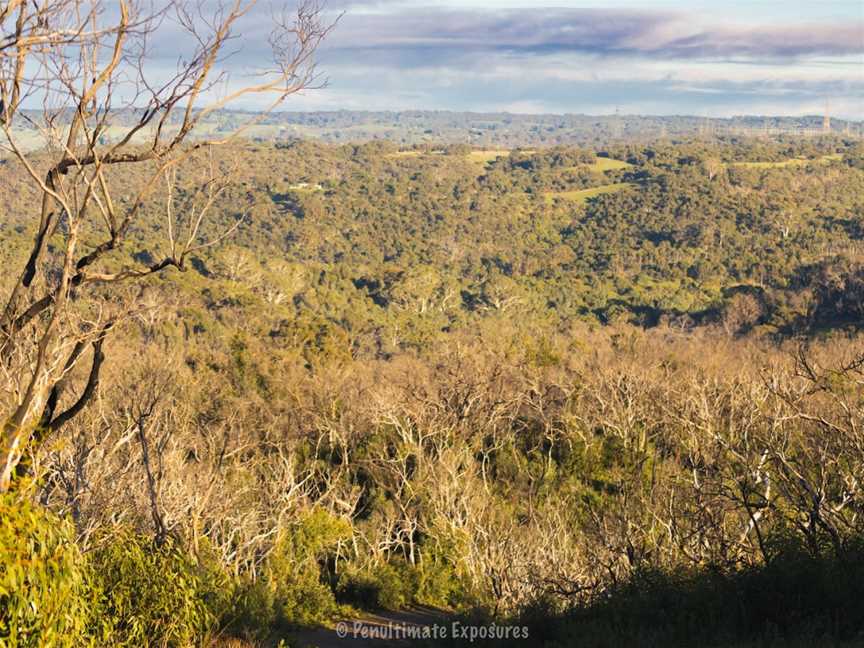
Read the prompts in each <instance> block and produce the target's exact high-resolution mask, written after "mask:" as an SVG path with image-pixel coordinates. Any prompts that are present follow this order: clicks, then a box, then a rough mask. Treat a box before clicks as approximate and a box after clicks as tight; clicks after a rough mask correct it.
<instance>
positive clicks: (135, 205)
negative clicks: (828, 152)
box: [0, 0, 333, 491]
mask: <svg viewBox="0 0 864 648" xmlns="http://www.w3.org/2000/svg"><path fill="white" fill-rule="evenodd" d="M254 5H255V0H223V1H219V2H212V3H211V2H204V1H203V0H165V1H164V2H157V3H155V4H151V3H148V2H145V1H144V0H121V1H120V2H119V3H117V4H115V3H107V2H102V1H101V0H31V1H26V2H25V1H24V0H6V1H5V2H0V131H2V136H0V147H2V151H3V153H4V154H6V155H8V156H11V157H12V158H13V159H14V160H15V161H16V162H17V163H18V164H20V165H21V167H22V168H23V169H24V170H25V171H26V177H27V178H28V179H29V182H30V183H32V186H34V187H35V188H37V190H38V192H39V194H40V196H41V200H40V202H39V204H38V205H37V206H36V207H35V209H34V211H35V212H38V213H34V221H35V223H34V230H35V232H34V237H33V244H32V247H31V251H30V254H29V258H28V259H27V261H26V263H25V264H24V267H23V268H21V269H20V271H18V273H17V279H16V280H14V281H13V282H12V285H11V288H10V289H9V292H8V294H7V295H4V302H5V305H4V306H3V307H2V311H0V376H2V385H0V420H2V438H0V491H5V490H8V489H9V488H10V484H11V481H12V479H13V476H14V474H15V472H16V467H17V466H19V463H20V462H21V459H22V456H24V454H25V452H26V449H27V447H28V444H30V443H38V442H39V441H40V440H41V439H42V438H43V437H44V436H45V434H46V433H49V432H51V431H54V430H57V429H58V428H60V427H61V426H62V425H63V424H64V423H66V422H67V421H69V420H70V419H71V418H72V417H74V416H75V415H76V414H78V413H79V412H80V411H81V409H82V408H84V407H85V406H86V404H87V403H88V401H89V400H90V399H91V398H92V396H93V394H94V392H95V390H96V386H97V385H98V382H99V373H100V368H101V366H102V364H103V362H104V359H105V349H104V342H105V338H106V336H107V335H108V334H109V332H110V331H111V330H112V328H114V327H115V326H116V325H117V323H118V322H120V321H122V320H123V319H125V317H126V316H128V314H129V313H130V312H131V311H132V310H134V304H130V303H129V301H128V300H126V299H121V298H120V295H121V288H120V286H121V284H124V283H128V282H133V281H136V280H141V279H143V278H145V277H147V276H148V275H152V274H154V273H158V272H160V271H163V270H165V269H166V268H171V267H174V268H178V269H180V270H182V269H183V268H184V263H185V262H186V260H187V257H188V256H189V254H190V253H192V252H194V251H195V250H197V249H200V248H202V247H205V246H210V245H213V244H215V243H217V242H218V241H220V240H222V239H223V238H224V237H225V236H226V235H227V234H228V233H230V230H231V229H233V228H231V227H229V228H227V231H220V232H210V231H209V230H208V228H207V227H205V221H206V219H207V216H208V213H209V212H210V211H211V210H212V209H213V208H214V205H215V204H216V202H217V201H218V199H219V197H220V195H221V194H222V192H223V191H224V189H225V188H226V186H227V184H228V182H229V181H230V176H229V171H228V170H226V169H225V168H224V167H223V166H222V165H220V164H219V163H217V162H214V161H213V160H212V156H211V155H210V154H209V151H211V150H212V149H213V148H214V147H218V146H220V145H224V144H226V143H228V142H230V141H232V140H234V139H236V138H237V137H239V136H242V135H243V134H244V133H245V132H247V130H248V128H249V127H250V126H252V125H253V124H254V123H255V122H256V120H257V119H260V116H258V117H250V118H249V120H248V121H246V122H245V123H243V124H241V125H240V126H239V127H238V128H237V129H235V130H234V131H232V132H231V133H229V134H225V135H221V136H219V137H218V138H215V139H208V138H206V137H195V136H194V135H195V131H196V128H197V127H199V126H200V125H201V124H202V121H203V120H205V119H206V118H207V117H208V116H209V115H211V114H212V113H214V111H218V110H220V109H223V108H225V107H227V106H230V105H232V104H234V103H236V102H237V101H238V100H241V99H244V100H248V99H251V98H253V97H254V98H255V99H256V100H257V101H260V102H262V103H263V104H264V105H265V106H266V108H265V112H266V111H267V110H273V109H275V108H276V107H277V106H279V105H280V104H281V103H282V102H283V101H284V100H285V99H286V98H288V97H289V96H290V95H292V94H294V93H297V92H299V91H301V90H303V89H308V88H314V87H320V85H322V82H321V78H320V76H319V75H318V73H317V71H316V67H315V61H314V54H315V51H316V49H317V47H318V45H319V44H320V43H321V41H322V40H323V39H324V38H325V37H326V36H327V34H328V33H329V31H330V30H331V29H332V27H333V24H330V23H325V22H324V20H323V16H324V14H323V12H322V9H321V7H320V6H319V5H317V4H315V3H314V2H307V1H304V2H303V3H302V4H301V5H300V6H299V7H298V8H297V10H296V13H295V14H294V15H293V17H289V15H288V14H287V13H286V14H282V15H280V16H275V17H274V21H273V22H274V29H273V32H272V34H271V37H270V45H271V49H272V53H273V58H272V62H271V65H270V66H269V67H268V68H266V69H262V70H260V71H258V72H257V73H256V75H255V76H254V78H252V79H250V78H249V77H246V78H245V81H244V82H243V83H242V84H241V85H239V86H235V85H233V84H231V82H230V81H231V80H230V79H228V77H227V75H226V74H225V72H224V70H223V68H222V63H223V61H224V59H225V58H226V57H227V56H228V55H229V54H230V51H229V50H230V49H231V47H232V43H233V40H234V39H235V38H237V37H238V30H239V29H241V28H242V23H243V19H244V17H247V16H248V15H249V12H250V11H251V10H252V8H253V6H254ZM172 30H173V31H172ZM166 33H173V35H174V37H175V38H176V39H177V41H176V42H183V43H188V44H190V45H189V47H191V51H190V52H188V53H187V55H185V56H183V57H182V58H181V59H180V60H179V62H178V63H177V65H176V68H175V69H173V70H172V71H171V72H170V73H169V74H167V76H166V75H165V74H164V73H161V72H159V71H158V70H156V69H155V68H154V67H153V65H152V61H153V57H152V53H153V50H154V39H156V38H157V37H158V36H161V35H164V34H166ZM25 132H26V134H27V135H28V136H30V138H31V140H32V137H33V136H36V137H37V139H38V142H39V144H40V146H38V147H37V148H38V150H34V147H32V146H30V147H28V146H26V145H25V143H24V139H25V138H24V137H22V133H25ZM196 155H198V156H203V157H202V160H203V162H204V164H202V165H200V166H201V168H203V169H205V171H204V173H202V177H201V178H198V179H197V181H196V185H197V190H194V191H185V192H184V195H186V196H191V198H188V197H187V198H186V199H185V200H180V198H179V196H178V194H177V193H175V191H174V187H175V186H176V183H177V178H176V170H177V167H178V165H179V164H180V163H181V162H183V161H184V160H188V159H190V158H191V157H192V156H196ZM130 167H131V168H133V169H135V171H134V173H136V174H138V177H143V178H145V179H146V182H144V183H143V184H142V188H141V189H140V191H138V193H137V195H135V196H134V197H133V198H132V199H131V200H123V199H121V198H120V195H121V192H120V191H118V184H119V183H121V182H122V176H121V174H123V173H129V172H130ZM157 192H158V195H161V196H164V197H166V202H165V213H164V218H165V219H166V220H167V228H166V230H165V231H167V233H168V234H167V239H168V240H167V242H166V246H165V248H166V250H165V253H164V256H163V257H162V258H159V259H156V260H154V261H153V262H152V263H150V264H149V265H140V266H128V265H127V266H123V267H120V268H119V269H118V265H120V263H119V262H118V255H119V254H120V253H121V252H122V250H123V246H124V240H125V238H126V236H127V234H128V233H129V231H130V229H132V228H134V227H135V224H136V221H137V220H138V219H140V217H141V214H142V212H143V211H144V209H145V205H148V204H150V202H152V201H149V200H148V198H153V196H154V195H155V194H157ZM178 193H179V192H178ZM49 242H50V244H49ZM121 258H122V257H121ZM88 356H89V357H90V360H89V369H87V370H83V371H82V370H81V367H82V366H83V365H84V364H86V363H87V358H88ZM78 382H81V385H79V386H77V388H76V389H73V387H75V386H76V383H78ZM73 394H74V395H73Z"/></svg>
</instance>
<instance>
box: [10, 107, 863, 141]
mask: <svg viewBox="0 0 864 648" xmlns="http://www.w3.org/2000/svg"><path fill="white" fill-rule="evenodd" d="M138 114H139V113H138V111H132V110H130V111H126V112H125V113H119V115H118V117H117V118H116V119H115V125H116V126H117V127H120V126H124V125H127V126H128V125H129V124H131V123H133V122H134V121H135V120H136V119H137V115H138ZM26 116H27V117H28V118H29V119H32V120H33V121H34V122H36V123H38V121H39V113H38V112H37V111H29V112H27V113H26ZM248 117H249V113H246V112H239V111H220V112H217V113H213V114H212V115H211V116H210V117H208V118H207V120H206V122H205V123H204V124H202V127H201V129H200V130H199V131H198V133H197V135H198V136H199V137H212V136H215V135H219V134H220V133H221V134H226V135H227V134H228V133H230V132H231V131H232V130H234V129H235V128H237V127H238V126H239V125H240V124H242V123H245V122H246V121H247V120H248ZM61 121H62V120H61ZM19 127H20V131H19V132H20V133H21V134H22V135H25V142H24V145H25V146H26V147H27V148H36V147H38V145H39V137H38V134H37V133H36V131H35V130H32V127H31V126H29V125H28V124H27V123H26V121H22V123H21V124H20V125H19ZM246 132H247V134H248V135H249V136H250V137H252V138H253V139H257V140H259V141H280V140H292V139H314V140H321V141H325V142H336V143H348V142H366V141H370V140H388V141H391V142H395V143H397V144H400V145H403V146H413V145H417V144H425V143H432V142H438V143H444V144H470V145H472V146H477V147H503V148H518V147H533V146H560V145H576V146H595V147H597V146H606V145H609V144H613V143H623V142H635V141H638V142H648V141H656V140H662V139H665V138H672V139H675V138H690V137H697V136H698V137H704V138H710V139H713V138H716V137H718V136H723V137H729V136H735V137H741V136H748V137H754V136H755V137H765V136H771V137H773V138H777V139H800V138H802V137H813V136H819V135H823V134H825V131H824V128H823V117H822V116H821V115H809V116H804V117H777V116H759V115H743V116H736V117H731V118H728V119H712V118H706V117H699V116H696V115H675V116H650V115H601V116H597V115H577V114H573V115H515V114H509V113H469V112H441V111H407V112H363V111H333V112H276V113H272V114H269V115H267V116H263V117H262V118H261V120H260V122H259V123H258V124H257V125H256V126H254V127H253V128H251V129H249V130H248V131H246ZM118 133H119V129H118ZM830 133H831V134H833V135H841V136H847V137H852V138H856V139H859V138H861V137H862V133H864V122H862V121H846V120H842V119H833V120H831V124H830ZM142 135H144V133H142ZM111 136H112V132H111V129H110V128H109V129H108V132H107V133H106V134H105V137H106V139H108V140H110V138H111Z"/></svg>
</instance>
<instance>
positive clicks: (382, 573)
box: [338, 563, 420, 610]
mask: <svg viewBox="0 0 864 648" xmlns="http://www.w3.org/2000/svg"><path fill="white" fill-rule="evenodd" d="M419 577H420V572H419V571H418V570H417V569H416V568H412V567H410V566H409V565H405V564H401V565H397V564H392V563H384V564H379V565H374V566H370V567H366V568H364V569H358V568H353V569H349V570H348V571H346V572H345V573H343V574H342V576H341V577H340V579H339V585H338V593H339V599H340V600H341V601H344V602H346V603H352V604H354V605H357V606H359V607H363V608H367V609H375V608H383V609H385V610H399V609H401V608H404V607H405V606H406V605H409V604H411V603H413V602H414V601H415V600H416V594H417V588H418V584H419V583H418V581H419Z"/></svg>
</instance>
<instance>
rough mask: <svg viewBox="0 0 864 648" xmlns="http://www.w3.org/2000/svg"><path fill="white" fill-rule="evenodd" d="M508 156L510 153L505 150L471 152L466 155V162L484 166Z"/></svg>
mask: <svg viewBox="0 0 864 648" xmlns="http://www.w3.org/2000/svg"><path fill="white" fill-rule="evenodd" d="M509 155H510V151H506V150H488V151H471V152H470V153H469V154H468V161H469V162H474V163H475V164H482V165H484V166H485V165H487V164H489V163H490V162H494V161H495V160H497V159H499V158H502V157H507V156H509Z"/></svg>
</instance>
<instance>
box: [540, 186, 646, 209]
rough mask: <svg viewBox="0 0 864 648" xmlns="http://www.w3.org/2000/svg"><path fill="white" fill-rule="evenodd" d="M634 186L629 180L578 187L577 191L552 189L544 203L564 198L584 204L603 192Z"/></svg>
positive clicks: (613, 191) (614, 191)
mask: <svg viewBox="0 0 864 648" xmlns="http://www.w3.org/2000/svg"><path fill="white" fill-rule="evenodd" d="M632 186H634V185H633V184H632V183H630V182H616V183H615V184H608V185H603V186H602V187H592V188H590V189H579V190H577V191H553V192H549V193H547V194H546V203H547V204H550V205H551V204H552V203H553V202H554V201H555V200H566V201H570V202H576V203H579V204H584V203H585V201H587V200H588V199H589V198H594V197H595V196H600V195H603V194H609V193H617V192H619V191H623V190H624V189H628V188H630V187H632Z"/></svg>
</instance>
